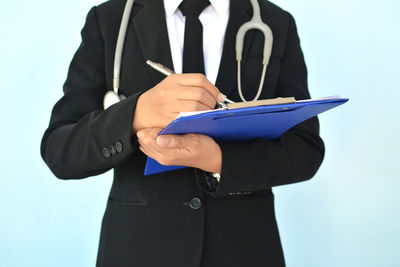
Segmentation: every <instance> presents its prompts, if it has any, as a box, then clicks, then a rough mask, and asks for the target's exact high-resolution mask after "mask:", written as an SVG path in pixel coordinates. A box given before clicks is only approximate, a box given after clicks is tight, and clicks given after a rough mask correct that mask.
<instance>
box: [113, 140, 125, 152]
mask: <svg viewBox="0 0 400 267" xmlns="http://www.w3.org/2000/svg"><path fill="white" fill-rule="evenodd" d="M115 148H116V149H117V152H118V153H121V152H122V150H123V149H124V146H123V145H122V143H121V142H116V143H115Z"/></svg>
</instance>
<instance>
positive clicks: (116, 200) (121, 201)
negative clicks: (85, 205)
mask: <svg viewBox="0 0 400 267" xmlns="http://www.w3.org/2000/svg"><path fill="white" fill-rule="evenodd" d="M108 204H110V205H121V206H147V205H148V203H147V201H146V200H144V199H137V198H129V197H123V198H122V197H116V196H110V197H109V198H108Z"/></svg>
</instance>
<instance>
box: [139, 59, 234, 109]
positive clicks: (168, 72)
mask: <svg viewBox="0 0 400 267" xmlns="http://www.w3.org/2000/svg"><path fill="white" fill-rule="evenodd" d="M146 63H147V65H149V66H150V67H152V68H153V69H155V70H156V71H158V72H160V73H162V74H164V75H165V76H169V75H172V74H175V72H174V71H173V70H170V69H169V68H167V67H165V66H164V65H162V64H160V63H156V62H153V61H151V60H147V61H146ZM221 95H222V97H223V99H224V100H223V102H227V103H235V102H233V101H232V100H229V99H228V98H227V97H226V95H224V94H222V93H221ZM218 104H219V105H220V106H221V107H226V104H225V103H222V102H218Z"/></svg>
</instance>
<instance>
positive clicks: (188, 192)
mask: <svg viewBox="0 0 400 267" xmlns="http://www.w3.org/2000/svg"><path fill="white" fill-rule="evenodd" d="M195 1H196V0H195ZM198 1H200V0H198ZM186 2H188V1H187V0H185V1H184V2H183V3H182V4H181V1H179V0H176V1H175V0H169V1H164V2H163V1H162V0H136V1H135V4H134V8H133V11H132V14H131V19H130V23H129V27H128V32H127V37H126V42H125V50H124V56H123V60H122V73H121V86H120V91H121V93H122V94H124V95H125V96H127V98H126V99H125V100H123V101H121V102H119V103H117V104H115V105H113V106H111V107H109V108H108V109H106V110H103V107H102V103H103V96H104V94H105V93H106V92H107V90H109V89H110V88H112V77H113V73H112V70H113V60H114V53H115V45H116V40H117V35H118V30H119V26H120V21H121V17H122V13H123V9H124V5H125V1H124V0H111V1H108V2H106V3H105V4H102V5H100V6H98V7H95V8H93V9H92V10H91V11H90V12H89V14H88V17H87V21H86V24H85V26H84V28H83V30H82V44H81V46H80V47H79V49H78V51H77V53H76V54H75V56H74V58H73V60H72V63H71V66H70V69H69V73H68V78H67V81H66V83H65V85H64V96H63V97H62V98H61V99H60V101H59V102H58V103H57V104H56V105H55V107H54V109H53V113H52V117H51V121H50V125H49V128H48V129H47V130H46V132H45V134H44V137H43V140H42V147H41V152H42V156H43V158H44V160H45V161H46V163H47V164H48V165H49V167H50V169H51V170H52V171H53V172H54V174H55V175H56V176H57V177H59V178H62V179H78V178H85V177H89V176H94V175H97V174H100V173H103V172H106V171H108V170H110V169H111V168H113V169H114V181H113V185H112V188H111V192H110V196H109V200H108V203H107V209H106V212H105V215H104V218H103V223H102V232H101V238H100V247H99V253H98V259H97V266H117V267H118V266H139V267H159V266H174V267H180V266H182V267H188V266H204V267H214V266H215V267H216V266H230V267H235V266H238V267H239V266H246V267H247V266H274V267H275V266H284V257H283V253H282V248H281V243H280V239H279V233H278V229H277V225H276V220H275V214H274V197H273V194H272V191H271V188H272V187H273V186H277V185H283V184H288V183H294V182H299V181H304V180H307V179H309V178H311V177H312V176H313V175H314V174H315V172H316V171H317V169H318V168H319V166H320V164H321V162H322V159H323V155H324V146H323V142H322V140H321V139H320V137H319V135H318V131H319V129H318V121H317V118H312V119H310V120H308V121H306V122H304V123H301V124H299V125H298V126H296V127H294V128H292V129H291V130H289V131H288V132H287V133H285V134H284V135H283V136H282V137H280V138H278V139H276V140H264V139H255V140H251V141H249V142H225V141H220V140H213V139H212V138H210V137H207V136H204V135H198V134H190V135H183V136H175V135H170V136H163V137H158V138H157V134H158V132H159V131H160V129H161V128H163V127H164V126H165V125H167V124H168V123H169V122H170V121H171V120H173V119H174V118H175V117H176V115H177V114H178V113H179V112H181V111H196V110H206V109H212V108H213V107H214V106H215V104H216V101H218V100H220V92H222V93H224V94H225V95H227V96H228V98H230V99H232V100H234V101H240V98H239V95H238V93H237V78H236V62H235V51H234V44H235V35H236V32H237V30H238V28H239V27H240V25H242V24H243V23H244V22H246V21H248V20H249V19H250V18H251V15H252V9H251V5H250V2H249V1H248V0H231V1H229V0H219V1H218V0H210V2H211V5H209V4H208V3H207V4H206V5H205V8H204V10H203V11H200V15H198V14H197V15H196V16H195V17H194V18H193V17H192V18H191V19H194V20H197V19H199V20H200V22H201V24H202V26H203V34H204V36H203V37H204V38H203V39H204V42H203V48H202V49H203V51H204V58H201V60H203V59H204V66H203V65H202V64H200V65H201V66H200V69H201V68H204V69H203V70H204V72H205V74H206V77H207V78H208V79H207V78H206V77H205V76H203V75H202V74H199V73H189V74H177V75H172V76H170V77H168V78H165V77H163V75H162V74H160V73H158V72H156V71H154V70H152V69H150V68H148V67H147V66H146V63H145V62H146V60H147V59H151V60H153V61H156V62H160V63H162V64H164V65H166V66H167V67H169V68H174V69H175V71H176V72H177V73H180V72H181V71H180V70H183V72H187V71H185V64H186V62H188V61H190V59H186V58H187V56H186V57H185V51H184V50H185V49H186V48H184V47H186V46H185V45H184V44H183V43H184V42H183V39H185V42H186V37H187V36H186V35H187V34H190V33H185V34H183V31H184V27H185V26H184V25H185V18H186V19H187V18H188V17H189V16H191V15H193V14H189V13H186V15H184V13H185V12H186V11H184V8H185V7H184V6H183V5H185V3H186ZM189 2H190V0H189ZM192 4H193V1H192ZM259 4H260V9H261V15H262V18H263V21H264V22H265V23H267V24H268V25H269V26H270V27H271V29H272V31H273V35H274V45H273V50H272V56H271V60H270V64H269V66H268V71H267V75H266V80H265V84H264V86H263V92H262V94H261V97H260V99H267V98H274V97H279V96H294V97H296V99H305V98H309V93H308V89H307V71H306V67H305V63H304V59H303V54H302V52H301V49H300V43H299V38H298V35H297V30H296V26H295V23H294V20H293V18H292V16H291V15H290V14H288V13H287V12H285V11H283V10H282V9H280V8H278V7H277V6H275V5H273V4H271V3H270V2H268V1H263V0H260V1H259ZM188 21H189V20H188ZM186 27H187V25H186ZM219 31H222V34H221V35H219V34H218V32H219ZM210 32H214V33H213V34H211V35H207V34H208V33H210ZM184 36H185V38H184ZM263 41H264V40H263V35H262V34H261V33H260V32H259V31H251V32H249V33H248V34H247V35H246V41H245V44H244V52H243V56H244V59H243V63H242V64H243V66H242V69H243V71H242V81H243V84H244V85H245V86H244V87H245V92H244V95H245V97H247V98H248V99H250V98H252V97H254V95H255V93H256V90H257V87H258V86H257V85H258V82H259V78H260V74H261V69H262V65H261V59H262V50H263ZM219 48H221V49H219ZM222 48H223V49H222ZM221 50H222V51H221ZM186 52H187V51H186ZM195 54H196V55H198V54H199V53H195ZM200 54H201V53H200ZM182 55H183V65H182ZM219 63H220V64H219ZM186 65H187V64H186ZM216 65H219V68H218V67H217V66H216ZM197 67H198V66H197ZM189 69H190V68H189ZM189 72H190V71H189ZM199 72H201V71H199ZM214 83H215V85H216V86H214V85H213V84H214ZM147 155H148V156H151V157H153V158H155V159H156V160H158V161H159V162H160V163H162V164H165V165H185V166H189V167H190V168H185V169H181V170H177V171H171V172H165V173H161V174H156V175H151V176H144V175H143V171H144V165H145V162H146V158H147ZM210 173H220V176H221V179H220V181H219V182H217V181H216V180H215V179H214V178H212V176H211V175H210Z"/></svg>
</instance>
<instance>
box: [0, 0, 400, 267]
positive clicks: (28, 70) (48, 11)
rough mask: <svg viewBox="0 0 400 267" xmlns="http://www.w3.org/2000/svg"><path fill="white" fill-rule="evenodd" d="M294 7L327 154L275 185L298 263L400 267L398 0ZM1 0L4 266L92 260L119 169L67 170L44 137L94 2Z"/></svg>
mask: <svg viewBox="0 0 400 267" xmlns="http://www.w3.org/2000/svg"><path fill="white" fill-rule="evenodd" d="M274 2H275V3H277V4H278V5H280V6H282V7H284V8H285V9H287V10H289V11H290V12H291V13H292V14H293V15H294V16H295V18H296V21H297V25H298V29H299V34H300V36H301V40H302V47H303V50H304V53H305V56H306V62H307V65H308V69H309V84H310V90H311V93H312V96H313V97H323V96H327V95H334V94H341V95H342V96H344V97H348V98H350V102H349V103H347V104H346V105H344V106H342V107H339V108H337V109H335V110H332V111H329V112H327V113H326V114H323V115H321V116H320V122H321V135H322V137H323V138H324V140H325V144H326V157H325V160H324V163H323V165H322V167H321V169H320V170H319V172H318V174H317V175H316V176H315V177H314V178H313V179H312V180H311V181H309V182H305V183H300V184H293V185H289V186H283V187H280V188H276V189H275V194H276V210H277V218H278V222H279V228H280V232H281V237H282V242H283V246H284V251H285V255H286V261H287V265H288V266H289V267H313V266H317V267H320V266H323V267H330V266H340V267H345V266H351V267H353V266H363V267H369V266H374V267H378V266H379V267H380V266H385V267H390V266H393V267H394V266H400V260H399V259H398V258H399V252H400V249H399V244H398V243H399V242H400V214H399V212H400V209H399V202H400V194H399V187H400V179H399V175H398V172H397V170H398V168H399V163H400V162H399V156H398V154H399V150H400V146H399V135H400V126H399V115H400V112H399V105H400V89H399V76H400V71H399V62H400V52H399V44H400V30H399V29H400V20H399V11H400V4H399V2H398V0H381V1H372V0H364V1H361V0H353V1H345V0H336V1H327V0H303V1H294V0H287V1H283V0H279V1H278V0H276V1H274ZM98 3H100V1H89V0H80V1H78V0H70V1H61V2H60V1H57V2H55V1H49V0H38V1H27V0H23V1H7V3H5V1H2V5H1V8H0V88H1V92H2V98H1V102H2V104H1V105H0V111H1V125H2V127H1V129H2V130H1V133H0V135H1V136H0V137H1V138H0V140H1V153H0V162H1V168H0V173H1V175H0V177H1V180H0V212H1V213H0V214H1V215H0V266H7V267H8V266H41V267H43V266H58V267H62V266H74V267H77V266H94V264H95V259H96V253H97V244H98V238H99V231H100V223H101V219H102V215H103V212H104V207H105V204H106V198H107V194H108V191H109V187H110V184H111V173H107V174H105V175H102V176H98V177H93V178H90V179H85V180H80V181H61V180H57V179H56V178H55V177H54V176H53V175H52V174H51V172H50V171H49V170H48V169H47V167H46V166H45V164H44V163H43V161H42V160H41V158H40V154H39V145H40V140H41V137H42V134H43V132H44V130H45V129H46V127H47V124H48V121H49V116H50V111H51V108H52V106H53V105H54V103H55V102H56V101H57V99H58V98H59V97H61V95H62V84H63V82H64V80H65V78H66V73H67V68H68V65H69V62H70V60H71V58H72V55H73V53H74V52H75V50H76V48H77V47H78V45H79V43H80V35H79V32H80V29H81V27H82V26H83V23H84V18H85V16H86V13H87V12H88V10H89V8H90V7H91V6H93V5H95V4H98Z"/></svg>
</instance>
